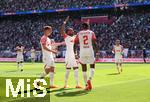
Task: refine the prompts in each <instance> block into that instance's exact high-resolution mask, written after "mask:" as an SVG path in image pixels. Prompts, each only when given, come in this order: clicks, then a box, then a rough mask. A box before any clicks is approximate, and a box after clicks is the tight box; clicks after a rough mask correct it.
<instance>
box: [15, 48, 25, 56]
mask: <svg viewBox="0 0 150 102" xmlns="http://www.w3.org/2000/svg"><path fill="white" fill-rule="evenodd" d="M23 50H24V48H23V47H18V48H17V56H23Z"/></svg>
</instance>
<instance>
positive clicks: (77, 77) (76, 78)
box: [74, 69, 79, 86]
mask: <svg viewBox="0 0 150 102" xmlns="http://www.w3.org/2000/svg"><path fill="white" fill-rule="evenodd" d="M74 77H75V80H76V85H77V86H78V85H79V76H78V69H75V70H74Z"/></svg>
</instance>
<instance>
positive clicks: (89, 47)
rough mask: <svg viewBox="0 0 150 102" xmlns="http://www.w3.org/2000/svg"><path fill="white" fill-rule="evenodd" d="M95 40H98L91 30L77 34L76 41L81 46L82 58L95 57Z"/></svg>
mask: <svg viewBox="0 0 150 102" xmlns="http://www.w3.org/2000/svg"><path fill="white" fill-rule="evenodd" d="M93 40H96V37H95V34H94V32H93V31H91V30H82V31H80V32H79V33H78V34H77V37H76V39H75V41H76V42H79V44H80V56H81V55H86V56H94V50H93V43H92V41H93Z"/></svg>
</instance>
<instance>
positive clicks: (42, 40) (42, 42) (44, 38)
mask: <svg viewBox="0 0 150 102" xmlns="http://www.w3.org/2000/svg"><path fill="white" fill-rule="evenodd" d="M40 42H41V44H42V45H46V37H42V38H41V41H40Z"/></svg>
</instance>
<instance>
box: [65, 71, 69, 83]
mask: <svg viewBox="0 0 150 102" xmlns="http://www.w3.org/2000/svg"><path fill="white" fill-rule="evenodd" d="M69 73H70V69H67V70H66V74H65V86H66V85H67V84H68V77H69Z"/></svg>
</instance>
